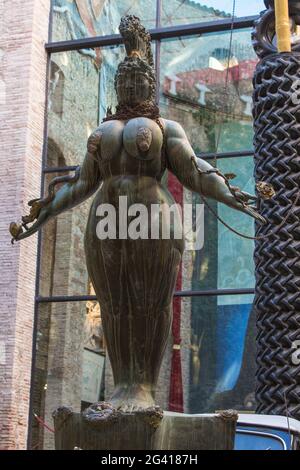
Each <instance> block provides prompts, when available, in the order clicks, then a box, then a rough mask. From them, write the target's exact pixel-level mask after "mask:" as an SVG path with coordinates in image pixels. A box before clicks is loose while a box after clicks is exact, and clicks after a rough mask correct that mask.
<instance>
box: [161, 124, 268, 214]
mask: <svg viewBox="0 0 300 470" xmlns="http://www.w3.org/2000/svg"><path fill="white" fill-rule="evenodd" d="M165 123H166V139H167V165H168V169H169V170H170V171H171V172H172V173H173V174H174V175H175V176H176V177H177V178H178V180H179V181H180V182H181V183H182V184H183V185H184V186H185V187H186V188H188V189H190V190H191V191H195V192H197V193H199V194H201V195H203V196H205V197H209V198H212V199H215V200H216V201H218V202H222V203H223V204H226V205H227V206H229V207H231V208H233V209H236V210H239V211H241V212H244V213H246V214H248V215H250V216H251V217H254V218H255V219H257V220H259V221H260V222H262V223H265V219H264V218H263V217H262V216H261V215H260V214H259V213H258V212H257V211H256V210H254V209H253V207H251V206H250V205H249V204H248V202H249V201H250V200H252V201H255V200H256V197H255V196H252V195H251V194H248V193H245V192H244V191H241V190H240V189H239V188H236V187H234V186H230V184H229V183H228V181H227V180H226V178H224V177H223V176H221V173H220V172H219V171H218V170H217V169H216V168H214V167H212V166H211V165H210V164H209V163H207V162H206V161H204V160H202V159H201V158H197V157H196V156H195V153H194V151H193V149H192V147H191V145H190V143H189V141H188V138H187V136H186V134H185V132H184V130H183V128H182V127H181V125H180V124H178V123H177V122H174V121H165Z"/></svg>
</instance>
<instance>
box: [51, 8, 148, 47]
mask: <svg viewBox="0 0 300 470" xmlns="http://www.w3.org/2000/svg"><path fill="white" fill-rule="evenodd" d="M126 14H128V15H136V16H138V17H139V18H140V19H141V20H142V22H143V24H144V25H145V27H146V28H147V29H150V28H154V27H155V24H156V0H143V1H136V0H118V1H117V2H116V1H111V0H54V2H53V27H52V41H62V40H71V39H72V40H76V39H80V38H84V37H92V36H104V35H110V34H118V33H119V31H118V27H119V24H120V19H121V17H122V16H123V15H126Z"/></svg>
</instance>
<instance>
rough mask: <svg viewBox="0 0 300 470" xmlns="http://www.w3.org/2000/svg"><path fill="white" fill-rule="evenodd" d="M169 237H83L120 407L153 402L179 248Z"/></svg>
mask: <svg viewBox="0 0 300 470" xmlns="http://www.w3.org/2000/svg"><path fill="white" fill-rule="evenodd" d="M174 243H175V242H174V241H172V240H104V241H100V240H97V241H95V240H94V241H93V242H92V243H90V242H87V240H86V253H87V263H88V267H89V273H90V276H91V278H92V281H93V284H94V288H95V291H96V294H97V297H98V299H99V301H100V305H101V315H102V321H103V329H104V334H105V338H106V343H107V349H108V354H109V358H110V361H111V365H112V369H113V375H114V381H115V390H114V393H113V396H112V397H111V399H110V400H109V401H110V403H112V404H113V405H114V406H115V407H116V408H117V409H120V410H122V411H138V410H141V409H145V408H149V407H153V406H154V404H155V402H154V399H155V388H156V384H157V379H158V374H159V370H160V366H161V363H162V359H163V354H164V352H165V348H166V344H167V339H168V336H169V334H170V328H171V322H172V300H173V294H174V289H175V283H176V278H177V274H178V269H179V265H180V261H181V252H180V251H179V250H178V249H177V248H176V247H175V245H174Z"/></svg>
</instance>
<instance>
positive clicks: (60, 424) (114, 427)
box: [53, 404, 237, 451]
mask: <svg viewBox="0 0 300 470" xmlns="http://www.w3.org/2000/svg"><path fill="white" fill-rule="evenodd" d="M53 417H54V424H55V446H56V450H74V449H81V450H185V451H188V450H233V447H234V438H235V430H236V421H237V413H236V412H234V411H224V412H220V413H219V414H215V415H213V414H211V415H188V414H179V413H173V412H162V411H161V410H160V409H159V408H154V409H151V410H148V411H144V412H140V413H132V414H130V413H126V414H125V413H121V412H116V411H115V410H113V409H112V408H111V407H110V405H109V404H107V407H106V409H103V404H99V405H97V404H96V405H93V406H92V407H91V408H89V409H88V410H87V411H86V412H84V413H81V414H80V413H73V411H72V410H71V409H70V408H59V409H58V410H56V411H55V413H54V414H53Z"/></svg>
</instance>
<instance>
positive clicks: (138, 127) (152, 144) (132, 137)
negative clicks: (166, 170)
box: [123, 117, 163, 160]
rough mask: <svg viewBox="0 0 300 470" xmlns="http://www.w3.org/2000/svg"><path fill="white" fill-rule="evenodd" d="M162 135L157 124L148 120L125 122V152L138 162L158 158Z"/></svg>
mask: <svg viewBox="0 0 300 470" xmlns="http://www.w3.org/2000/svg"><path fill="white" fill-rule="evenodd" d="M162 145H163V135H162V132H161V129H160V128H159V126H158V124H157V123H156V122H155V121H153V120H151V119H148V118H143V117H140V118H135V119H131V120H130V121H128V122H127V124H126V125H125V127H124V131H123V146H124V148H125V150H126V152H127V153H128V154H129V155H131V156H132V157H134V158H137V159H139V160H153V159H155V158H157V157H158V158H160V156H161V150H162Z"/></svg>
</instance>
